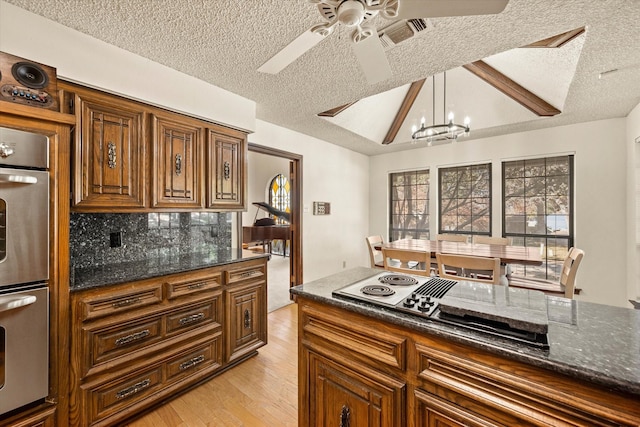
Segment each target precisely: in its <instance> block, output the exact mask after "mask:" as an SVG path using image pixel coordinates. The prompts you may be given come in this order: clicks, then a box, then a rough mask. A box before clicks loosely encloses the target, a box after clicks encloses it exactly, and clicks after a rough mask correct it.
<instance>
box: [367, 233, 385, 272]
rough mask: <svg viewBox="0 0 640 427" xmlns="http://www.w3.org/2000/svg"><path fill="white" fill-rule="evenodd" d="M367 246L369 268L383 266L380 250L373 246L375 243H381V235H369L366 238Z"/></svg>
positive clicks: (382, 241)
mask: <svg viewBox="0 0 640 427" xmlns="http://www.w3.org/2000/svg"><path fill="white" fill-rule="evenodd" d="M366 241H367V247H368V248H369V261H370V262H371V268H384V262H383V259H382V252H381V251H379V250H377V249H376V248H375V246H376V245H382V244H383V243H384V240H383V239H382V236H369V237H367V238H366Z"/></svg>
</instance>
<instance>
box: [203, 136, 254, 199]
mask: <svg viewBox="0 0 640 427" xmlns="http://www.w3.org/2000/svg"><path fill="white" fill-rule="evenodd" d="M229 132H230V133H229V134H223V133H220V132H216V131H213V130H210V131H209V139H208V144H207V163H208V178H207V185H208V191H207V208H216V209H244V207H245V204H246V203H245V193H246V192H245V159H246V150H247V148H246V146H247V144H246V137H245V135H244V134H242V133H239V132H233V133H232V131H229Z"/></svg>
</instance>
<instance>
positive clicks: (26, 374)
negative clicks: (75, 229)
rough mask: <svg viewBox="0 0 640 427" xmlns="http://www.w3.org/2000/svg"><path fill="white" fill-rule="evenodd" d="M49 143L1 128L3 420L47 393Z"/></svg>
mask: <svg viewBox="0 0 640 427" xmlns="http://www.w3.org/2000/svg"><path fill="white" fill-rule="evenodd" d="M48 155H49V139H48V137H47V136H45V135H39V134H34V133H30V132H24V131H19V130H14V129H7V128H0V417H1V416H2V415H3V414H6V413H8V412H11V411H13V410H15V409H17V408H20V407H22V406H24V405H28V404H31V403H34V402H38V401H40V400H42V399H44V398H45V397H46V396H47V394H48V388H49V385H48V377H49V290H48V279H49V172H48V168H49V162H48Z"/></svg>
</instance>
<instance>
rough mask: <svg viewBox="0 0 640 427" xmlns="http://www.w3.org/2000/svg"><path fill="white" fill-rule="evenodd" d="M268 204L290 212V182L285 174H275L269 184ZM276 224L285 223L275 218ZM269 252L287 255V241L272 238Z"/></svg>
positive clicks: (285, 222)
mask: <svg viewBox="0 0 640 427" xmlns="http://www.w3.org/2000/svg"><path fill="white" fill-rule="evenodd" d="M269 204H270V205H271V206H273V207H274V208H276V209H277V210H279V211H283V212H291V184H290V183H289V180H288V179H287V177H286V176H284V175H282V174H278V175H276V176H275V177H274V178H273V179H272V180H271V183H270V184H269ZM275 222H276V224H287V221H285V220H284V219H282V218H276V220H275ZM271 253H273V254H278V255H289V242H288V241H282V240H273V241H272V242H271Z"/></svg>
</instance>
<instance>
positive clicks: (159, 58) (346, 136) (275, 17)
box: [6, 0, 640, 155]
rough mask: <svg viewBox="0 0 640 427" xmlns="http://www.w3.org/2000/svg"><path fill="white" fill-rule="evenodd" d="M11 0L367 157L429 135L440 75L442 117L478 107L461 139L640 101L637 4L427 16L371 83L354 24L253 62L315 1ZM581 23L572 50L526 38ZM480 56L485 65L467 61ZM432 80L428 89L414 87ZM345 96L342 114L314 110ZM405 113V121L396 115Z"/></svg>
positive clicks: (302, 23)
mask: <svg viewBox="0 0 640 427" xmlns="http://www.w3.org/2000/svg"><path fill="white" fill-rule="evenodd" d="M6 1H7V2H8V3H12V4H14V5H16V6H19V7H22V8H24V9H27V10H30V11H32V12H34V13H36V14H39V15H42V16H44V17H46V18H49V19H52V20H54V21H57V22H59V23H61V24H62V25H65V26H68V27H71V28H74V29H77V30H78V31H81V32H83V33H86V34H89V35H91V36H93V37H95V38H97V39H100V40H103V41H105V42H107V43H110V44H113V45H115V46H118V47H121V48H123V49H126V50H128V51H131V52H133V53H136V54H139V55H141V56H143V57H146V58H148V59H150V60H153V61H156V62H158V63H161V64H164V65H166V66H169V67H171V68H174V69H177V70H179V71H182V72H184V73H186V74H189V75H192V76H195V77H197V78H199V79H201V80H204V81H207V82H209V83H211V84H214V85H216V86H218V87H221V88H224V89H227V90H229V91H231V92H234V93H236V94H239V95H242V96H244V97H246V98H249V99H252V100H254V101H256V103H257V115H258V118H259V119H261V120H265V121H267V122H272V123H274V124H278V125H281V126H284V127H287V128H290V129H293V130H296V131H299V132H302V133H305V134H308V135H311V136H314V137H317V138H320V139H323V140H325V141H328V142H331V143H334V144H337V145H341V146H344V147H347V148H350V149H352V150H355V151H358V152H361V153H364V154H368V155H375V154H381V153H385V152H390V151H398V150H406V149H412V148H415V147H416V144H421V142H418V143H412V142H411V137H410V134H411V127H412V126H413V125H416V124H418V122H419V121H420V119H421V118H422V117H423V116H424V117H425V119H426V121H427V123H428V124H429V123H430V122H431V121H432V118H433V111H432V105H433V104H434V102H433V97H432V89H433V81H432V77H431V76H434V75H435V76H436V80H435V87H436V94H437V96H436V102H435V105H436V110H435V115H436V117H435V118H436V121H438V122H440V121H442V114H443V113H442V111H444V110H446V111H449V110H452V111H454V112H455V114H456V121H461V120H462V118H463V117H464V116H469V117H470V118H471V129H472V130H471V135H470V136H469V137H468V138H466V139H465V140H464V141H465V143H467V142H468V143H472V141H473V140H474V139H476V138H483V137H488V136H495V135H503V134H509V133H513V132H521V131H526V130H532V129H540V128H544V127H551V126H559V125H565V124H571V123H579V122H584V121H591V120H598V119H605V118H613V117H624V116H626V115H627V114H628V113H629V112H630V111H631V109H632V108H633V107H635V106H636V105H637V104H638V103H639V102H640V25H638V22H640V1H638V0H598V1H594V0H510V1H509V2H508V4H507V6H506V8H505V9H504V11H503V12H501V13H499V14H496V15H479V16H461V17H442V18H428V19H426V20H425V22H426V28H425V29H424V30H422V31H420V32H418V33H416V34H415V35H414V36H413V37H410V38H408V39H407V40H404V41H402V42H400V43H398V44H396V45H395V46H391V47H387V48H386V50H385V53H386V56H387V58H388V60H389V63H390V66H391V74H392V76H391V78H388V79H386V80H383V81H381V82H379V83H375V84H373V85H371V84H368V83H367V81H366V79H365V77H364V75H363V73H362V71H361V69H360V67H359V65H358V62H357V61H356V59H355V57H354V55H353V52H352V50H351V40H350V33H349V31H347V29H345V28H338V29H337V30H336V31H334V33H333V34H331V35H330V36H328V37H327V38H325V39H324V40H323V41H322V42H320V43H319V44H318V45H317V46H315V47H314V48H312V49H310V50H309V51H307V52H306V53H304V54H303V55H302V56H300V57H299V58H298V59H297V60H296V61H294V62H293V63H292V64H290V65H289V66H288V67H286V68H285V69H283V70H282V71H280V72H279V73H278V74H275V75H272V74H265V73H261V72H258V71H257V69H258V68H259V67H260V66H261V65H262V64H263V63H264V62H266V61H267V60H268V59H269V58H271V57H272V56H273V55H275V54H276V53H277V52H279V51H280V50H281V49H282V48H284V47H285V46H287V45H288V44H289V43H290V42H291V41H292V40H294V39H295V38H296V37H298V36H299V35H300V34H302V33H303V32H305V31H306V30H308V29H309V28H310V27H311V26H313V25H314V24H317V23H319V22H322V21H323V18H322V17H321V15H320V14H319V12H318V8H317V6H316V5H314V4H310V3H309V2H308V1H307V0H246V1H238V0H216V1H206V2H203V1H201V0H155V1H148V0H6ZM400 1H401V2H402V0H400ZM425 1H426V0H425ZM371 23H372V24H373V25H375V26H376V28H377V29H378V30H379V31H383V29H385V28H387V27H389V26H390V25H392V24H393V23H394V21H393V20H387V19H384V18H382V17H380V16H378V17H375V18H373V19H372V22H371ZM582 27H584V32H583V33H581V34H580V35H578V36H576V37H574V38H571V39H570V41H568V42H567V43H565V44H563V45H562V47H558V48H531V47H528V48H525V47H524V46H528V45H531V44H532V43H535V42H538V41H541V40H544V39H547V38H549V37H552V36H556V35H559V34H562V33H565V32H568V31H571V30H575V29H580V28H582ZM70 49H73V47H72V46H71V47H70ZM479 60H482V61H483V62H481V63H477V62H476V61H479ZM473 63H476V67H475V69H476V71H477V73H473V72H470V70H469V69H465V68H464V66H465V65H467V66H468V67H467V68H470V66H469V64H473ZM50 65H52V66H54V67H55V66H56V64H50ZM487 65H488V66H490V67H491V68H492V69H494V70H497V72H498V74H494V75H498V76H504V77H505V78H506V81H507V82H512V83H514V84H515V85H516V87H518V88H521V89H523V90H524V91H525V92H528V93H530V94H533V95H536V96H537V97H539V98H540V99H542V100H544V101H545V102H546V103H548V104H549V105H550V106H551V107H552V108H555V109H557V110H559V111H560V113H559V114H555V115H553V116H551V117H543V116H539V115H538V114H535V113H533V112H532V111H530V109H529V108H527V107H525V106H523V105H522V104H521V103H520V102H517V101H516V100H514V99H513V98H512V97H510V96H508V95H505V94H504V93H503V92H501V91H499V90H497V89H496V87H495V82H494V85H492V84H490V83H488V82H487V81H486V80H484V79H483V78H480V77H479V76H478V74H483V73H486V69H484V68H483V67H485V66H487ZM611 70H615V71H611ZM445 71H446V77H447V86H446V105H444V104H445V102H443V100H442V98H441V95H440V93H441V92H442V90H443V89H442V73H443V72H445ZM610 71H611V72H610ZM602 73H604V74H602ZM601 74H602V76H603V77H602V78H599V75H601ZM62 77H64V76H62ZM485 78H486V76H485ZM423 79H426V80H425V81H424V84H423V85H422V87H421V89H420V90H419V91H418V90H417V86H416V85H415V84H414V85H412V83H414V82H420V81H422V80H423ZM499 80H500V78H499ZM86 83H89V84H90V83H91V82H86ZM501 84H502V85H504V80H503V81H502V83H500V82H498V84H497V85H498V86H500V85H501ZM509 84H511V83H509ZM412 88H413V89H414V91H413V92H412V91H411V89H412ZM409 100H411V101H413V102H410V103H408V101H409ZM345 105H346V106H347V107H346V108H344V109H343V110H342V111H341V112H340V113H339V114H336V115H334V116H333V117H322V116H319V115H318V114H319V113H322V112H325V111H328V110H331V109H334V108H336V107H342V106H345ZM403 109H404V111H403ZM399 111H400V116H402V115H405V116H406V117H405V119H404V120H396V119H397V118H398V112H399ZM458 119H459V120H458ZM390 131H392V132H391V133H390ZM391 134H395V135H394V137H393V138H392V139H391V140H389V137H390V135H391ZM383 142H386V143H383Z"/></svg>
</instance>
